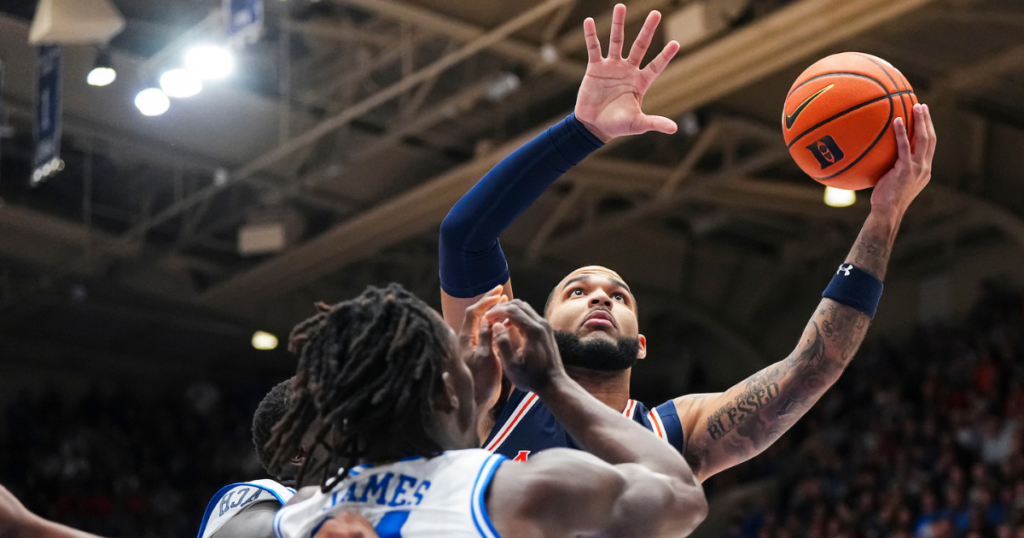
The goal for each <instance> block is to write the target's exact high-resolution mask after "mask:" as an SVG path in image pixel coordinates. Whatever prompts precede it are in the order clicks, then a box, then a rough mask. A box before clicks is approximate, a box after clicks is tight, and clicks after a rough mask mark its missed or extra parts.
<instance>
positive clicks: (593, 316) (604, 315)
mask: <svg viewBox="0 0 1024 538" xmlns="http://www.w3.org/2000/svg"><path fill="white" fill-rule="evenodd" d="M583 326H584V327H590V328H591V329H614V328H615V319H613V318H612V315H611V314H609V313H608V312H605V311H604V310H595V311H594V312H591V313H590V315H589V316H587V319H585V320H583Z"/></svg>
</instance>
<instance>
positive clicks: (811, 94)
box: [782, 52, 917, 190]
mask: <svg viewBox="0 0 1024 538" xmlns="http://www.w3.org/2000/svg"><path fill="white" fill-rule="evenodd" d="M915 103H917V96H915V95H914V90H913V88H911V87H910V83H909V82H907V79H906V77H904V76H903V74H902V73H900V72H899V71H898V70H897V69H896V68H895V67H893V66H892V65H891V64H890V63H889V62H887V61H885V60H883V59H881V58H878V57H876V56H872V55H870V54H863V53H860V52H843V53H840V54H833V55H832V56H828V57H825V58H822V59H821V60H818V61H817V62H815V63H814V64H813V65H811V66H810V67H808V68H807V70H805V71H804V72H803V73H801V74H800V77H799V78H797V79H796V82H794V83H793V87H792V88H790V90H789V95H787V96H786V106H785V108H784V109H783V110H782V134H783V136H784V137H785V139H786V146H788V147H789V154H790V155H792V156H793V159H794V160H795V161H796V163H797V164H798V165H800V168H801V169H802V170H803V171H804V172H807V175H809V176H811V177H812V178H814V179H815V180H817V181H818V182H821V183H824V184H825V185H828V186H830V187H838V188H840V189H849V190H859V189H866V188H868V187H873V186H874V185H875V183H876V182H878V179H879V178H881V177H882V175H884V174H885V173H886V172H888V171H889V170H890V169H891V168H892V167H893V165H894V164H895V163H896V137H895V136H893V132H892V121H893V120H894V119H896V117H902V118H903V120H904V121H905V122H906V125H907V134H908V135H909V136H910V140H911V141H913V140H914V123H913V119H914V118H913V107H914V104H915Z"/></svg>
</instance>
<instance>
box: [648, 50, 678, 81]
mask: <svg viewBox="0 0 1024 538" xmlns="http://www.w3.org/2000/svg"><path fill="white" fill-rule="evenodd" d="M677 52H679V42H678V41H669V42H668V44H666V45H665V48H663V49H661V52H659V53H658V55H657V56H655V57H654V59H653V60H651V63H649V64H647V67H645V68H644V73H645V74H646V76H647V83H648V84H651V83H653V82H654V80H655V79H656V78H658V75H660V74H661V73H662V71H664V70H665V68H666V67H668V63H669V62H671V61H672V58H674V57H675V55H676V53H677Z"/></svg>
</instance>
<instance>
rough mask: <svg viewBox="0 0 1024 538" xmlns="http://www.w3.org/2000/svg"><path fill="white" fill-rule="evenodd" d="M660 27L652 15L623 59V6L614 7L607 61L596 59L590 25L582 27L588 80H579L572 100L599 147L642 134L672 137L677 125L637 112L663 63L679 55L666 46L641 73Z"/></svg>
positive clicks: (673, 44)
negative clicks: (574, 100) (628, 136)
mask: <svg viewBox="0 0 1024 538" xmlns="http://www.w3.org/2000/svg"><path fill="white" fill-rule="evenodd" d="M660 21H661V13H658V12H657V11H652V12H651V14H650V15H648V16H647V20H646V21H645V22H644V27H643V29H642V30H640V35H638V36H637V38H636V41H634V42H633V47H632V48H630V50H629V56H628V57H626V58H625V59H623V58H622V45H623V41H624V40H625V29H624V27H625V23H626V6H624V5H622V4H617V5H616V6H615V11H614V12H613V13H612V31H611V38H610V39H609V44H608V57H607V58H605V57H603V56H602V55H601V42H600V41H599V40H598V38H597V26H596V25H595V24H594V19H591V18H588V19H587V20H586V21H584V22H583V34H584V36H585V37H586V40H587V54H588V56H589V60H588V63H587V74H586V76H584V77H583V83H582V84H581V85H580V92H579V94H578V95H577V97H576V118H577V119H579V120H580V121H581V122H582V123H583V124H584V125H585V126H586V127H587V129H588V130H589V131H590V132H592V133H594V135H595V136H597V137H598V138H600V139H601V140H602V141H604V142H608V141H609V140H611V139H613V138H616V137H619V136H627V135H637V134H642V133H646V132H647V131H659V132H662V133H668V134H671V133H674V132H676V123H675V122H674V121H672V120H670V119H668V118H665V117H662V116H648V115H647V114H644V113H643V111H642V110H641V109H640V105H641V104H642V103H643V99H644V94H646V93H647V89H648V88H650V87H651V84H653V83H654V81H655V80H656V79H657V78H658V75H660V74H661V72H662V71H664V70H665V67H666V66H667V65H668V62H669V61H670V60H672V57H673V56H675V55H676V53H677V52H679V43H677V42H675V41H670V42H669V43H668V44H667V45H665V48H664V49H662V51H661V53H659V54H658V56H657V57H655V58H654V59H653V60H651V63H649V64H647V67H645V68H643V69H641V68H640V62H641V61H643V58H644V54H646V53H647V48H648V47H650V46H651V41H652V40H653V39H654V32H655V30H657V28H658V23H659V22H660Z"/></svg>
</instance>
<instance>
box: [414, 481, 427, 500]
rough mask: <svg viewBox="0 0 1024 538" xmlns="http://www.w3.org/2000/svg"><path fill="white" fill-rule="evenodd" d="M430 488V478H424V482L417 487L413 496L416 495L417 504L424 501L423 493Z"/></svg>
mask: <svg viewBox="0 0 1024 538" xmlns="http://www.w3.org/2000/svg"><path fill="white" fill-rule="evenodd" d="M428 489H430V480H424V481H423V483H421V484H420V485H419V487H417V488H416V491H414V492H413V496H414V497H416V504H420V503H421V502H423V494H424V493H426V492H427V490H428Z"/></svg>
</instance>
